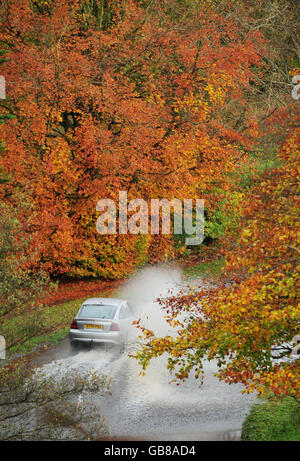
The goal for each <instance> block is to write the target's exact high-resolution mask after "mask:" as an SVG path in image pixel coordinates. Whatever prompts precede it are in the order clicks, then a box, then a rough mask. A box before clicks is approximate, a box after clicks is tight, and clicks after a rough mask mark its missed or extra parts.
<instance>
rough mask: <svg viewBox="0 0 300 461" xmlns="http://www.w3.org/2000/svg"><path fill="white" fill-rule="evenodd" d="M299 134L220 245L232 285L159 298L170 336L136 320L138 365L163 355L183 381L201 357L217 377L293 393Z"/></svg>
mask: <svg viewBox="0 0 300 461" xmlns="http://www.w3.org/2000/svg"><path fill="white" fill-rule="evenodd" d="M299 135H300V131H299V129H297V130H295V131H294V132H293V133H292V134H290V135H289V137H288V139H287V141H286V143H285V144H284V146H283V147H282V150H281V153H280V159H281V162H282V166H281V167H278V168H275V169H273V170H270V171H267V172H266V173H265V174H264V175H263V176H261V177H259V178H258V179H257V180H256V183H255V184H254V185H253V187H252V189H251V191H250V193H249V194H248V195H245V197H244V200H243V204H242V206H241V222H240V226H239V228H236V229H235V233H234V234H231V235H230V237H231V239H232V238H233V240H231V242H229V244H230V248H229V250H228V251H227V265H226V267H225V271H226V272H227V275H228V273H231V275H232V284H231V286H228V285H226V284H224V285H223V284H222V285H221V286H218V287H217V288H211V289H209V290H203V291H199V292H193V291H191V293H190V294H188V295H182V296H181V297H177V296H175V297H170V298H167V299H165V300H162V301H161V303H162V305H163V307H164V308H165V309H166V312H167V313H168V321H169V322H170V324H171V325H173V326H174V327H177V329H178V335H177V336H175V337H169V336H167V337H165V338H155V337H154V335H153V332H151V331H148V330H145V329H144V328H143V326H142V325H140V327H141V328H142V330H143V333H144V337H145V338H146V342H145V346H144V347H143V348H142V350H140V351H139V352H138V353H137V355H136V358H137V359H138V360H139V362H140V364H141V365H142V367H143V368H144V369H145V368H146V367H147V365H148V364H149V362H150V360H151V359H153V358H154V357H157V356H159V355H162V354H164V353H166V354H167V355H168V357H169V360H168V367H169V369H170V371H172V372H174V373H175V376H176V378H178V379H179V380H182V379H186V378H187V377H188V376H189V374H190V373H191V372H195V374H196V376H199V375H201V376H202V373H203V369H202V362H203V359H204V358H208V359H209V360H212V359H215V360H216V361H217V364H218V367H219V374H218V376H219V378H220V379H222V380H225V381H226V382H228V383H236V382H241V383H243V384H244V385H245V389H246V391H247V392H253V390H255V391H257V392H258V393H259V394H260V395H262V396H264V395H265V393H266V392H268V394H270V393H271V395H275V396H276V397H283V396H287V395H290V396H292V397H295V398H299V397H300V395H299V378H300V367H299V360H298V361H297V360H295V357H294V358H291V357H290V355H291V352H292V351H293V347H294V346H293V338H294V337H295V336H296V335H297V334H299V321H300V309H299V275H298V274H299V237H300V229H299V219H298V217H299V182H298V181H297V178H298V176H299ZM183 318H184V320H183Z"/></svg>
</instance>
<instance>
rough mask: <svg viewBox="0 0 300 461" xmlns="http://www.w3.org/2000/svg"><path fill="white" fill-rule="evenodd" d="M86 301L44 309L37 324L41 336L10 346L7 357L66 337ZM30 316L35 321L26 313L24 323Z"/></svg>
mask: <svg viewBox="0 0 300 461" xmlns="http://www.w3.org/2000/svg"><path fill="white" fill-rule="evenodd" d="M111 294H112V292H111V290H109V291H104V292H102V293H99V295H98V296H99V297H106V296H110V295H111ZM85 299H86V297H84V298H81V299H76V300H73V301H69V302H66V303H62V304H56V305H53V306H48V307H44V308H43V309H42V310H41V312H40V314H39V324H40V325H41V326H42V328H41V330H42V331H43V334H42V335H36V336H34V337H32V338H30V339H28V340H27V341H25V342H21V343H20V344H16V345H15V346H12V347H11V348H10V349H9V351H8V356H14V355H15V354H21V355H22V354H28V353H30V352H32V351H33V350H35V349H37V348H39V347H42V346H45V345H48V346H49V345H52V344H56V343H58V342H59V341H62V340H63V339H64V338H66V337H67V336H68V333H69V327H70V323H71V321H72V318H73V317H74V316H75V314H76V313H77V311H78V309H79V307H80V305H81V304H82V302H83V301H84V300H85ZM30 316H33V321H34V320H35V318H34V317H35V314H34V313H33V314H32V313H28V314H27V317H28V318H26V319H24V318H23V320H24V321H27V322H28V321H29V322H30Z"/></svg>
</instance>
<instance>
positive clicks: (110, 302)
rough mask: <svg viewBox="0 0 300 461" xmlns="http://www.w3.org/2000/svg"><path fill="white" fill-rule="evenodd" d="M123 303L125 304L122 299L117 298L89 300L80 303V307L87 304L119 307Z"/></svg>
mask: <svg viewBox="0 0 300 461" xmlns="http://www.w3.org/2000/svg"><path fill="white" fill-rule="evenodd" d="M124 302H126V301H125V300H124V299H117V298H89V299H86V300H85V301H84V302H83V303H82V306H85V305H87V304H98V305H99V306H101V305H102V304H105V305H106V306H121V304H123V303H124Z"/></svg>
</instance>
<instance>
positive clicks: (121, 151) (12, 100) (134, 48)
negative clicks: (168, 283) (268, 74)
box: [0, 0, 265, 278]
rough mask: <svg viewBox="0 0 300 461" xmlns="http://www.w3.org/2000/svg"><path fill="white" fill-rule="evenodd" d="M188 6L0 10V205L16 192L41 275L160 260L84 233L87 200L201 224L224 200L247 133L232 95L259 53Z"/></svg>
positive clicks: (138, 240) (136, 246)
mask: <svg viewBox="0 0 300 461" xmlns="http://www.w3.org/2000/svg"><path fill="white" fill-rule="evenodd" d="M188 3H189V2H185V5H186V6H185V9H184V8H183V7H182V5H181V6H180V2H177V1H175V0H174V2H170V1H159V2H158V1H153V2H149V3H147V2H138V1H134V0H130V1H129V2H121V1H119V2H116V1H111V2H97V1H85V2H84V1H78V0H77V1H69V0H64V1H59V2H58V1H54V0H53V1H52V0H49V1H46V2H42V1H34V2H32V1H29V0H21V1H16V0H6V1H4V2H2V10H1V18H2V27H1V40H2V41H3V42H4V43H5V45H6V47H7V48H8V49H9V61H8V62H7V63H6V65H5V76H6V80H7V93H8V96H9V97H8V99H7V101H3V102H1V107H2V112H3V113H6V112H8V111H10V112H11V113H13V114H14V115H15V117H16V118H15V120H13V121H10V122H9V123H7V124H5V125H3V126H2V127H1V133H0V134H1V137H2V139H3V142H4V143H5V149H6V151H5V156H1V159H0V167H1V168H2V169H3V171H4V172H5V174H6V175H8V176H9V177H11V178H12V181H11V182H10V184H9V185H7V186H5V187H4V188H3V189H2V193H1V196H2V198H3V199H4V200H8V198H7V197H9V194H10V189H11V188H13V187H15V186H16V185H18V186H20V187H21V188H24V189H25V190H26V192H27V193H29V194H30V196H31V197H32V202H33V203H34V208H35V211H36V212H37V214H36V219H35V222H34V223H33V225H34V230H35V231H36V232H35V233H34V235H35V237H34V241H33V245H36V246H37V247H38V248H40V249H41V251H40V264H41V265H42V266H43V267H44V268H45V269H46V270H47V271H49V272H50V273H52V274H62V273H66V274H68V275H72V276H91V275H92V276H101V277H104V278H120V277H122V276H124V275H126V274H128V273H130V272H132V271H133V270H134V268H136V267H137V265H138V264H139V262H140V261H145V260H146V259H147V257H149V256H150V258H151V256H152V255H151V252H152V251H153V253H152V254H153V255H154V254H155V259H157V258H158V259H163V258H165V257H166V256H167V254H168V253H170V252H172V251H171V250H172V249H171V246H172V243H171V242H170V240H168V239H167V238H163V239H159V238H155V239H154V240H152V241H151V239H148V238H146V237H145V236H141V235H138V236H128V235H112V236H108V237H103V236H100V235H98V234H97V232H96V226H95V225H96V219H97V214H96V204H97V201H98V200H99V199H101V198H111V199H113V200H116V199H117V197H118V192H119V191H120V190H127V191H128V198H129V200H130V199H132V198H136V197H142V198H144V199H146V200H150V198H162V197H164V198H175V197H176V198H179V199H182V198H196V197H197V198H199V197H200V198H204V199H205V200H206V206H207V210H208V212H209V213H213V211H214V209H215V208H216V207H217V206H218V202H219V200H220V199H221V198H222V197H224V196H226V195H228V194H229V195H230V194H231V192H232V183H231V182H230V180H229V176H230V173H231V172H233V171H235V170H236V168H237V167H238V166H240V164H241V163H243V162H245V161H246V149H247V146H248V147H249V146H251V145H252V144H253V141H254V140H255V137H256V135H257V130H256V120H255V116H253V114H252V113H251V111H249V110H248V108H247V105H246V100H245V94H246V93H247V91H249V88H250V87H251V82H252V80H253V79H254V77H255V75H256V74H257V72H258V71H259V68H260V66H261V64H262V56H263V54H264V46H265V45H264V43H263V40H262V37H261V34H260V32H259V31H256V30H252V31H249V32H247V33H245V32H244V31H243V33H242V34H241V33H240V31H239V28H238V27H237V25H236V24H235V21H234V19H233V18H230V17H226V18H225V17H223V16H222V14H221V15H220V14H218V13H217V12H216V11H215V10H214V9H213V8H211V7H210V6H209V4H208V3H207V2H200V3H199V2H198V3H199V5H198V6H197V8H195V7H194V5H195V2H190V7H188V6H187V5H188ZM196 3H197V2H196ZM201 4H202V6H201ZM102 7H105V8H104V9H103V8H102ZM173 7H174V8H173ZM241 110H242V112H243V114H244V117H243V124H242V125H243V126H242V129H241V127H240V124H239V119H240V113H241ZM158 248H160V250H159V251H157V249H158ZM149 252H150V254H149Z"/></svg>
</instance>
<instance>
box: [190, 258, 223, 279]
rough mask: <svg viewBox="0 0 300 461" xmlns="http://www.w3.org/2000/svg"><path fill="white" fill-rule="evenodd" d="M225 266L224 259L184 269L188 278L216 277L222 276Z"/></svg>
mask: <svg viewBox="0 0 300 461" xmlns="http://www.w3.org/2000/svg"><path fill="white" fill-rule="evenodd" d="M224 264H225V263H224V258H219V259H214V260H212V261H207V262H203V263H201V264H197V265H196V266H191V267H186V268H184V269H183V274H184V275H185V276H186V277H215V276H218V275H220V274H221V272H222V269H223V267H224Z"/></svg>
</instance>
